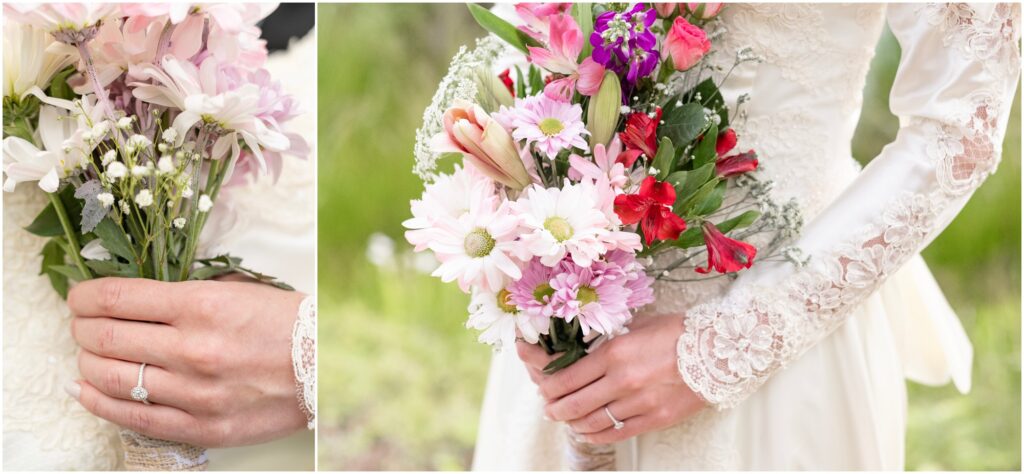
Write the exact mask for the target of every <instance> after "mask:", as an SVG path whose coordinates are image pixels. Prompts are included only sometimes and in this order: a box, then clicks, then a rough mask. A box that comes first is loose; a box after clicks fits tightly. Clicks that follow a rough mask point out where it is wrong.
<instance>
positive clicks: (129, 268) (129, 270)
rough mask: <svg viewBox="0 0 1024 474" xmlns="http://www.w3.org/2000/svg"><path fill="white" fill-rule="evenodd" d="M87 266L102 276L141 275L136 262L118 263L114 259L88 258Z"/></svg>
mask: <svg viewBox="0 0 1024 474" xmlns="http://www.w3.org/2000/svg"><path fill="white" fill-rule="evenodd" d="M85 266H87V267H89V268H90V269H91V270H92V271H94V272H96V274H97V275H100V276H118V277H137V276H139V267H138V266H137V265H135V264H128V263H118V262H115V261H112V260H86V262H85Z"/></svg>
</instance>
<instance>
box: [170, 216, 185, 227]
mask: <svg viewBox="0 0 1024 474" xmlns="http://www.w3.org/2000/svg"><path fill="white" fill-rule="evenodd" d="M185 222H186V221H185V218H184V217H179V218H177V219H174V220H173V221H171V223H172V224H174V227H175V228H178V229H184V228H185Z"/></svg>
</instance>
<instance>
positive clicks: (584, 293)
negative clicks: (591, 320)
mask: <svg viewBox="0 0 1024 474" xmlns="http://www.w3.org/2000/svg"><path fill="white" fill-rule="evenodd" d="M576 300H577V301H579V302H580V303H583V306H586V305H588V304H590V303H597V290H594V289H593V288H591V287H589V286H584V287H582V288H580V289H579V291H577V292H576Z"/></svg>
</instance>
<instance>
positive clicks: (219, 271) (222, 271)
mask: <svg viewBox="0 0 1024 474" xmlns="http://www.w3.org/2000/svg"><path fill="white" fill-rule="evenodd" d="M234 271H235V269H234V268H233V267H229V266H221V265H210V266H205V267H199V268H196V269H195V270H192V273H189V275H188V279H189V280H212V279H214V278H217V277H219V276H222V275H227V274H228V273H234Z"/></svg>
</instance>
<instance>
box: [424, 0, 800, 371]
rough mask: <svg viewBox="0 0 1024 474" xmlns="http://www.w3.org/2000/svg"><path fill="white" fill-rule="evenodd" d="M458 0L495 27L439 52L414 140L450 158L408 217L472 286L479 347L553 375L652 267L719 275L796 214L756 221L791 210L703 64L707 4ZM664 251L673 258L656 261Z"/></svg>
mask: <svg viewBox="0 0 1024 474" xmlns="http://www.w3.org/2000/svg"><path fill="white" fill-rule="evenodd" d="M469 8H470V12H471V13H472V14H473V16H474V17H475V18H476V20H477V21H478V22H479V23H480V25H481V26H483V27H484V28H485V29H487V30H489V31H490V32H491V33H492V36H490V37H489V38H490V39H489V40H486V42H482V44H485V45H487V48H486V49H483V50H481V51H480V52H479V54H473V53H469V52H466V51H462V52H460V53H459V57H458V58H457V61H456V62H453V70H452V71H450V72H449V75H448V76H447V77H446V79H445V83H444V84H442V87H441V89H439V92H438V94H441V95H443V96H444V97H450V98H451V100H448V101H446V102H445V103H446V105H445V108H444V110H443V111H442V110H441V108H440V107H438V105H437V104H438V101H437V100H435V104H433V105H432V106H431V108H430V109H428V110H427V112H426V115H425V117H424V121H425V126H424V128H422V129H421V130H420V134H421V135H424V136H421V137H419V138H420V144H419V145H418V148H417V151H416V153H417V156H418V157H419V155H421V154H422V151H423V150H424V149H427V150H429V152H430V153H429V155H430V156H433V157H438V156H458V157H461V163H460V164H456V165H455V166H454V171H452V172H451V173H447V174H446V173H439V172H437V171H436V169H437V160H436V159H433V160H432V161H429V166H428V168H430V170H431V175H430V177H431V179H429V180H428V181H429V182H428V184H427V185H426V189H425V191H424V193H423V196H422V198H421V199H418V200H415V201H413V202H412V205H411V210H412V214H413V217H412V219H409V220H408V221H406V222H405V226H406V228H407V229H408V231H407V232H406V238H407V240H408V241H409V242H410V243H412V244H413V245H414V246H415V250H416V251H426V250H430V251H431V252H432V253H433V254H434V256H435V257H436V258H437V260H438V261H439V262H440V265H439V266H438V268H437V269H436V270H435V271H434V273H433V275H435V276H437V277H440V278H441V279H442V280H443V281H445V282H457V283H458V285H459V287H460V288H461V289H462V290H463V291H464V292H466V293H469V294H471V302H470V307H469V312H470V318H469V322H468V324H467V325H468V326H469V327H471V328H475V329H478V330H480V331H481V333H480V340H481V341H482V342H485V343H490V344H494V345H496V346H503V345H504V346H507V345H509V344H512V343H514V341H516V340H517V338H521V339H522V340H525V341H526V342H529V343H536V344H540V345H541V346H543V347H544V348H545V349H547V350H548V352H549V353H562V356H561V357H559V358H557V359H556V360H555V361H554V362H552V364H551V365H550V366H549V367H548V370H549V371H554V370H558V369H560V368H563V367H565V366H567V365H569V364H571V363H573V362H574V361H575V360H578V359H579V358H580V357H583V355H584V354H585V353H586V349H587V347H589V345H590V344H591V343H593V342H594V341H595V340H596V339H597V338H599V337H613V336H615V335H618V334H622V333H623V332H625V331H626V326H627V324H628V323H629V321H630V320H631V318H632V316H633V314H634V313H635V312H636V311H638V310H640V309H641V308H643V307H644V306H646V305H648V304H650V303H652V302H654V294H653V291H652V285H653V284H654V282H655V280H656V279H661V278H663V277H668V276H669V275H671V274H672V272H678V271H679V270H680V269H682V270H689V271H690V272H693V273H696V275H706V277H712V276H724V275H734V274H735V273H736V272H739V271H742V270H745V269H747V268H750V267H751V265H753V263H754V260H755V258H756V257H757V255H758V249H757V248H755V247H754V246H753V245H751V244H750V243H748V242H744V241H743V240H740V239H739V238H736V237H737V235H743V236H750V235H754V233H759V232H773V231H777V230H778V229H776V227H780V228H781V227H783V226H788V227H786V228H787V229H789V228H790V227H792V226H790V225H789V224H792V223H794V222H798V221H799V219H798V216H792V215H789V214H788V213H786V212H772V213H771V214H772V215H771V216H770V217H771V218H770V219H767V220H762V221H760V222H758V221H759V217H760V214H761V212H762V211H763V210H764V209H769V210H778V211H782V210H786V211H787V212H788V210H790V208H783V207H778V206H775V207H772V206H770V205H767V204H766V202H767V203H768V204H771V203H772V202H771V199H770V197H769V196H767V194H766V192H760V191H762V190H765V191H766V190H767V188H769V187H770V186H769V185H768V184H764V183H762V182H761V181H759V180H757V178H756V177H754V175H753V172H754V171H756V170H757V168H758V158H757V154H756V152H754V150H747V151H738V150H737V149H736V148H737V143H738V136H737V133H736V131H735V130H734V129H733V128H732V127H731V126H730V120H729V119H730V107H729V106H727V104H726V103H725V100H724V98H723V96H722V94H721V93H720V92H719V89H718V84H720V83H721V82H723V81H725V80H726V79H727V77H723V76H722V74H719V73H720V72H722V70H721V68H719V67H712V66H710V65H708V62H707V61H705V58H706V57H707V56H708V55H710V54H712V51H711V40H710V38H709V35H708V34H706V33H705V29H710V27H715V28H716V29H717V26H716V17H717V15H718V13H719V11H720V10H721V9H722V8H723V6H722V4H712V3H709V4H690V3H688V4H645V3H638V4H633V5H625V4H600V3H597V4H587V3H579V4H562V3H548V4H519V5H516V6H515V14H516V16H517V17H518V18H517V19H514V22H515V23H518V24H519V26H518V27H517V26H513V24H512V23H509V22H507V21H506V20H505V19H503V18H500V17H499V16H497V15H495V14H494V13H492V12H490V11H488V10H486V9H483V8H481V7H478V6H476V5H470V7H469ZM498 41H503V42H504V44H506V47H505V49H506V51H507V54H506V57H495V54H496V53H497V52H498V51H500V48H496V47H494V44H495V43H496V42H498ZM509 58H512V59H513V60H512V61H508V59H509ZM502 60H505V61H504V62H505V63H507V66H506V67H501V66H498V65H499V64H503V63H502ZM744 61H746V59H743V58H738V59H737V63H741V62H744ZM481 65H484V66H489V67H480V66H481ZM716 76H717V77H716ZM726 76H727V73H726ZM457 84H462V85H463V86H454V85H457ZM460 90H461V93H460V92H459V91H460ZM451 96H454V97H451ZM738 106H739V104H736V107H738ZM425 131H435V132H434V133H433V134H432V135H430V136H429V138H427V137H426V136H425V133H424V132H425ZM422 163H426V161H424V160H420V163H418V165H417V166H418V167H417V172H422V171H423V168H424V167H423V166H421V164H422ZM739 181H742V185H741V184H740V183H739ZM755 191H757V192H755ZM727 196H728V197H729V200H728V201H727V200H726V197H727ZM741 229H743V230H746V231H747V232H746V233H743V234H739V233H738V232H737V231H740V230H741ZM780 235H781V237H780V238H779V239H776V240H778V241H779V244H780V245H781V244H782V241H785V240H786V239H787V238H789V237H791V236H792V233H786V234H784V235H783V234H780ZM661 254H666V255H668V256H673V255H675V257H676V258H675V259H674V261H673V259H669V260H668V262H667V265H665V266H660V267H659V268H653V263H652V262H653V259H652V258H651V257H654V256H657V255H661ZM762 257H763V256H762ZM702 260H703V262H702ZM704 262H706V263H705V264H703V265H701V263H704ZM659 265H661V264H660V263H659Z"/></svg>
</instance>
